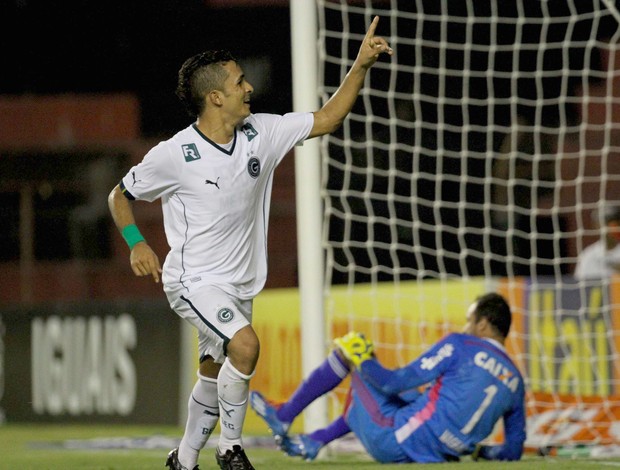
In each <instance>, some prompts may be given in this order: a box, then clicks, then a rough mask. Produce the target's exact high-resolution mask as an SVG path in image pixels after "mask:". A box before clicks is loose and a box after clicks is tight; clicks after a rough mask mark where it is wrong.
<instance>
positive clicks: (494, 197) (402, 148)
mask: <svg viewBox="0 0 620 470" xmlns="http://www.w3.org/2000/svg"><path fill="white" fill-rule="evenodd" d="M308 8H310V9H311V10H313V12H310V10H308ZM375 15H378V16H379V17H380V22H379V26H378V29H377V34H378V35H381V36H383V37H385V38H386V39H387V40H388V41H389V42H390V45H391V46H392V47H393V48H394V50H395V54H394V56H392V57H391V58H388V57H382V58H381V59H380V61H379V62H378V63H377V64H376V65H375V66H374V67H373V69H372V70H371V71H370V73H369V75H368V77H367V81H366V86H365V88H364V89H363V91H362V93H361V95H360V97H359V98H358V100H357V103H356V105H355V107H354V109H353V111H352V113H351V114H350V116H349V117H348V118H347V119H346V121H345V123H344V124H343V126H342V128H341V129H340V130H339V131H337V132H336V133H334V134H333V135H330V136H328V137H326V138H324V139H322V140H321V141H320V149H317V148H315V147H314V146H313V145H310V146H308V144H310V143H311V141H310V142H308V143H306V144H305V145H304V147H302V148H301V149H297V150H296V152H297V158H296V170H297V171H298V172H300V173H299V174H300V176H299V177H298V178H297V191H298V204H299V206H298V210H297V216H298V218H299V220H298V231H299V233H300V236H299V240H298V241H299V253H300V290H301V296H302V306H301V307H302V335H303V336H304V342H303V352H302V354H303V356H304V375H307V373H308V372H309V368H311V367H312V366H313V364H316V362H313V361H318V360H319V358H317V350H322V352H324V353H326V352H327V350H328V347H329V341H330V340H331V338H332V337H333V336H334V335H337V334H341V333H343V332H344V331H346V330H347V329H350V328H356V329H359V330H363V331H365V332H366V333H367V334H368V335H369V336H371V337H372V338H373V339H375V342H376V344H377V347H378V352H379V355H380V356H381V357H382V358H383V359H384V360H385V362H387V363H388V365H392V366H399V365H404V364H405V363H406V362H408V361H409V360H411V359H413V358H414V357H415V356H416V355H417V354H419V353H420V352H421V351H422V350H424V349H425V348H426V347H428V346H430V344H432V343H433V342H434V341H435V340H436V339H438V338H439V337H440V336H441V335H443V334H445V333H446V332H448V331H453V330H455V329H459V328H460V327H461V325H462V324H463V321H464V312H465V308H466V307H467V305H468V304H469V303H470V302H471V301H472V300H473V299H474V297H475V296H476V295H478V294H481V293H483V292H485V291H488V290H490V289H492V290H499V291H501V292H502V293H504V294H505V295H506V297H507V298H508V300H509V301H510V303H511V306H512V308H513V312H514V315H515V319H514V326H513V331H512V333H511V336H510V340H509V349H510V352H511V353H512V355H513V357H515V358H516V361H517V363H518V365H519V367H520V368H521V369H522V371H523V372H524V375H525V377H526V382H527V384H526V385H527V387H528V434H529V436H530V437H529V438H528V444H529V445H531V446H534V444H533V443H534V442H535V443H536V444H535V445H536V446H538V444H540V443H542V445H543V446H544V447H559V446H563V445H574V444H619V443H620V430H619V429H617V427H616V426H615V424H614V423H615V422H617V421H620V388H619V387H620V366H619V364H620V280H619V279H615V278H605V279H603V280H598V281H591V280H583V279H575V278H574V276H573V273H574V268H575V265H576V263H577V260H578V257H579V255H580V253H581V252H582V251H583V250H584V249H585V248H586V247H587V246H589V245H590V244H592V243H594V242H596V241H597V240H598V238H599V236H600V235H601V233H602V232H603V233H605V231H604V229H601V228H599V227H598V225H597V223H599V222H601V214H603V213H605V211H607V210H608V209H609V207H611V206H612V205H613V204H615V203H620V45H619V44H618V40H619V39H620V29H619V28H618V24H619V23H620V15H619V13H618V10H617V8H616V6H615V4H614V2H612V1H611V0H568V1H566V0H563V1H560V0H546V1H545V0H541V1H536V0H531V1H528V2H522V1H514V2H513V1H506V2H504V1H499V0H463V1H459V2H438V1H436V0H375V1H371V0H365V1H364V0H348V1H346V0H338V1H336V0H319V1H317V2H316V3H314V2H306V1H304V0H293V1H292V2H291V25H292V38H293V51H292V57H293V66H294V71H293V74H294V94H295V108H296V110H300V111H301V110H307V109H312V108H315V107H316V106H317V105H318V104H317V102H316V90H318V91H319V97H320V99H321V100H322V101H323V102H324V101H325V100H326V99H327V98H328V97H329V96H330V95H331V94H332V93H333V92H334V91H335V90H336V88H337V86H338V84H339V83H340V81H341V80H342V78H343V77H344V75H345V73H346V72H347V70H348V69H349V67H350V66H351V64H352V63H353V59H354V58H355V54H356V53H357V49H358V48H359V44H360V41H361V40H362V38H363V36H364V34H365V31H366V29H367V27H368V25H369V24H370V21H371V20H372V18H373V17H374V16H375ZM315 18H316V19H317V20H318V21H317V23H318V29H315V30H314V33H315V35H314V36H313V34H312V33H313V31H312V29H313V28H312V25H313V24H314V21H315ZM304 28H305V29H304ZM308 28H309V29H308ZM317 32H318V33H317ZM309 47H310V48H314V49H313V50H316V51H318V60H315V59H316V58H315V56H314V54H313V52H312V51H311V50H309ZM315 62H316V69H314V68H313V65H314V64H315ZM314 77H316V78H317V84H314V85H313V84H312V83H309V82H307V81H304V80H307V79H313V78H314ZM317 144H318V142H317ZM306 146H307V147H306ZM300 150H301V152H304V154H303V155H302V153H301V152H300ZM305 152H307V153H305ZM319 152H320V155H318V153H319ZM304 155H305V156H304ZM317 161H320V165H321V167H320V171H317V167H315V166H312V165H315V164H316V162H317ZM302 165H304V166H302ZM305 165H309V166H305ZM317 210H318V211H319V212H320V214H319V215H317ZM317 219H322V221H320V220H319V221H318V222H317ZM317 240H320V247H317ZM317 260H318V261H317ZM323 260H324V263H325V264H324V268H323V267H322V266H323ZM317 263H318V264H317ZM306 341H307V342H306ZM308 418H310V419H308ZM323 424H325V409H321V411H320V412H319V413H318V414H316V415H310V416H306V428H307V429H313V428H316V427H317V426H320V425H323Z"/></svg>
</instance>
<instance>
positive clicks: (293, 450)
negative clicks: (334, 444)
mask: <svg viewBox="0 0 620 470" xmlns="http://www.w3.org/2000/svg"><path fill="white" fill-rule="evenodd" d="M322 447H323V443H322V442H319V441H317V440H315V439H312V438H311V437H310V436H308V435H306V434H299V435H298V436H285V437H284V439H282V444H281V446H280V448H281V449H282V450H283V451H284V452H286V454H287V455H290V456H291V457H301V458H303V459H304V460H314V459H316V456H317V455H319V451H320V450H321V448H322Z"/></svg>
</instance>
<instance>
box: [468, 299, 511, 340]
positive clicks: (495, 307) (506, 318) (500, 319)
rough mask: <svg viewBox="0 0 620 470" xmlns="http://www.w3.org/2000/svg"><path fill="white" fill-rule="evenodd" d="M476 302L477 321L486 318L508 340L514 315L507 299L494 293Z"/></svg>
mask: <svg viewBox="0 0 620 470" xmlns="http://www.w3.org/2000/svg"><path fill="white" fill-rule="evenodd" d="M476 302H477V305H476V312H475V316H476V321H479V320H481V319H482V318H486V319H487V321H488V322H489V323H490V324H491V325H492V326H493V328H495V330H496V331H497V333H499V334H500V335H501V336H502V337H503V338H506V337H507V336H508V332H509V331H510V324H511V323H512V313H511V312H510V306H509V305H508V302H506V299H504V297H502V296H501V295H499V294H496V293H495V292H492V293H489V294H485V295H483V296H481V297H478V298H477V299H476Z"/></svg>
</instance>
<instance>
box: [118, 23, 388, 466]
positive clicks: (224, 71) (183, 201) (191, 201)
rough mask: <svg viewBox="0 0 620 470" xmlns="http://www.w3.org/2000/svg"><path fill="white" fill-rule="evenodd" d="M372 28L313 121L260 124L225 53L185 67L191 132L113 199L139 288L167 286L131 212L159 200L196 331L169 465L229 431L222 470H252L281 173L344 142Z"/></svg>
mask: <svg viewBox="0 0 620 470" xmlns="http://www.w3.org/2000/svg"><path fill="white" fill-rule="evenodd" d="M378 21H379V19H378V17H376V18H375V19H374V20H373V21H372V23H371V25H370V27H369V29H368V31H367V33H366V36H365V37H364V39H363V42H362V44H361V46H360V49H359V52H358V55H357V57H356V59H355V61H354V63H353V65H352V66H351V69H350V70H349V72H348V74H347V75H346V77H345V78H344V79H343V81H342V83H341V85H340V87H339V88H338V90H337V91H336V93H334V95H333V96H332V97H331V98H330V99H329V100H328V101H327V102H326V103H325V104H324V105H323V107H322V108H321V109H320V110H319V111H316V112H314V113H311V112H308V113H289V114H286V115H284V116H280V115H273V114H252V113H251V112H250V98H251V95H252V91H253V88H252V85H251V84H250V83H249V82H248V80H247V79H246V77H245V75H244V73H243V70H242V69H241V67H240V66H239V64H238V63H237V61H236V60H235V58H234V57H233V56H232V55H231V54H230V53H229V52H227V51H208V52H204V53H201V54H198V55H196V56H193V57H191V58H189V59H188V60H187V61H186V62H185V63H184V64H183V66H182V67H181V69H180V71H179V82H178V88H177V95H178V96H179V98H180V99H181V101H182V102H183V104H184V105H185V106H186V108H187V110H188V112H189V113H190V115H191V116H192V117H193V118H195V119H196V120H195V122H194V123H193V124H191V125H190V126H189V127H187V128H186V129H184V130H181V131H180V132H179V133H177V134H176V135H175V136H174V137H172V138H171V139H169V140H167V141H165V142H161V143H160V144H158V145H157V146H155V147H154V148H153V149H151V150H150V151H149V152H148V153H147V154H146V156H145V157H144V159H143V160H142V162H141V163H139V164H138V165H136V166H134V167H133V168H131V169H130V170H129V172H128V173H127V175H126V176H125V177H124V178H123V179H122V180H121V182H120V184H118V185H117V186H116V187H115V188H114V189H113V190H112V192H111V193H110V196H109V198H108V202H109V207H110V211H111V213H112V216H113V218H114V222H115V223H116V226H117V227H118V229H119V230H120V231H121V233H122V235H123V237H124V238H125V241H126V242H127V244H128V245H129V248H130V250H131V255H130V263H131V268H132V270H133V272H134V273H135V274H136V275H137V276H152V278H153V279H154V280H155V282H159V277H160V273H162V269H161V267H160V263H159V259H158V257H157V255H156V254H155V253H154V252H153V250H152V249H151V247H150V246H149V245H148V244H147V243H146V241H145V239H144V237H143V236H142V235H141V234H140V231H139V230H138V227H137V226H136V224H135V218H134V215H133V209H132V205H131V201H133V200H136V199H137V200H146V201H154V200H156V199H161V201H162V210H163V216H164V228H165V232H166V237H167V240H168V244H169V246H170V252H169V253H168V256H167V257H166V261H165V263H164V267H163V276H162V280H163V285H164V290H165V292H166V295H167V297H168V301H169V303H170V306H171V307H172V309H174V311H175V312H176V313H177V314H178V315H179V316H181V317H182V318H184V319H186V320H187V321H189V322H190V323H191V324H192V325H194V326H195V327H196V328H197V330H198V338H199V353H200V367H199V370H198V380H197V382H196V384H195V386H194V389H193V391H192V394H191V397H190V399H189V405H188V408H189V410H188V411H189V412H188V418H187V423H186V428H185V433H184V435H183V438H182V440H181V443H180V445H179V447H178V448H177V449H174V450H172V451H171V452H170V454H169V455H168V460H167V462H166V465H167V466H168V467H169V468H171V469H173V470H196V469H197V468H198V464H197V462H198V455H199V452H200V450H201V449H202V448H203V447H204V445H205V443H206V442H207V439H208V438H209V435H210V434H211V432H212V431H213V429H214V428H215V427H216V424H217V423H218V420H219V421H220V424H221V433H220V439H219V442H218V446H217V450H216V461H217V463H218V465H219V466H220V468H222V469H232V468H234V469H239V470H241V469H252V468H253V466H252V464H251V463H250V461H249V460H248V458H247V456H246V454H245V451H244V450H243V443H242V439H241V434H242V427H243V422H244V419H245V414H246V409H247V401H248V400H247V398H248V392H249V380H250V378H251V377H252V375H253V374H254V368H255V366H256V362H257V360H258V354H259V340H258V338H257V336H256V333H255V332H254V330H253V329H252V325H251V323H252V322H251V320H252V299H253V298H254V297H255V296H256V294H258V292H259V291H260V290H261V289H262V288H263V286H264V284H265V279H266V275H267V260H266V248H267V220H268V215H269V205H270V197H271V185H272V180H273V172H274V170H275V168H276V166H277V165H278V164H279V163H280V161H281V160H282V158H284V156H285V155H286V154H287V153H288V152H289V151H290V150H291V148H292V147H293V146H294V145H295V144H297V143H299V142H301V141H303V140H304V139H309V138H312V137H317V136H320V135H324V134H328V133H330V132H333V131H334V130H336V129H337V128H338V127H339V126H340V124H341V123H342V121H343V120H344V118H345V117H346V116H347V114H348V113H349V112H350V110H351V108H352V107H353V104H354V102H355V99H356V97H357V95H358V94H359V91H360V89H361V88H362V86H363V84H364V78H365V76H366V73H367V72H368V70H369V69H370V67H372V65H373V64H374V63H375V62H376V61H377V59H378V57H379V55H380V54H383V53H387V54H389V55H391V54H392V53H393V52H392V49H391V48H390V47H389V45H388V44H387V42H386V41H385V39H383V38H380V37H377V36H375V29H376V28H377V23H378Z"/></svg>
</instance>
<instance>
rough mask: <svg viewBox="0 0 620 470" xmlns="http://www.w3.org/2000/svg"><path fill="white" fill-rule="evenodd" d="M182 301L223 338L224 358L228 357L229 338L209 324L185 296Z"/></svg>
mask: <svg viewBox="0 0 620 470" xmlns="http://www.w3.org/2000/svg"><path fill="white" fill-rule="evenodd" d="M181 300H183V301H184V302H187V305H189V308H191V309H192V310H193V311H194V313H196V315H198V318H200V319H201V320H202V321H203V322H204V324H205V325H207V326H208V327H209V328H210V329H211V330H212V331H213V332H214V333H215V334H216V335H218V336H219V337H220V338H222V339H223V340H224V348H223V349H224V356H226V357H228V351H227V349H228V343H230V338H228V337H227V336H226V335H224V333H222V332H221V331H220V330H218V329H217V328H216V327H215V326H213V324H212V323H211V322H209V321H208V320H207V319H206V318H205V317H203V316H202V314H201V313H200V312H199V311H198V309H197V308H196V307H194V304H193V303H192V302H191V301H190V300H189V299H188V298H187V297H185V296H183V295H182V296H181Z"/></svg>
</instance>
